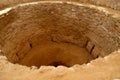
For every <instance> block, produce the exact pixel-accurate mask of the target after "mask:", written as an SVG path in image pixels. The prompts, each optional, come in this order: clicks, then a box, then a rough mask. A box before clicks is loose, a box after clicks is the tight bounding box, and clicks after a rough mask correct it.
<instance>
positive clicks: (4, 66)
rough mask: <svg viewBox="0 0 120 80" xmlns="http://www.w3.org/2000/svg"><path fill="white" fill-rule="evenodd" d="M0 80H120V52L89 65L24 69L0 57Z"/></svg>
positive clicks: (24, 67)
mask: <svg viewBox="0 0 120 80" xmlns="http://www.w3.org/2000/svg"><path fill="white" fill-rule="evenodd" d="M0 80H120V50H119V51H117V52H114V53H112V54H110V55H109V56H107V57H105V58H98V59H96V60H93V61H91V63H88V64H84V65H74V66H73V67H70V68H67V67H64V66H58V67H56V68H55V67H53V66H47V67H46V66H41V67H40V68H38V69H37V68H36V67H26V66H21V65H18V64H12V63H10V62H8V61H7V60H6V58H5V57H4V56H1V57H0Z"/></svg>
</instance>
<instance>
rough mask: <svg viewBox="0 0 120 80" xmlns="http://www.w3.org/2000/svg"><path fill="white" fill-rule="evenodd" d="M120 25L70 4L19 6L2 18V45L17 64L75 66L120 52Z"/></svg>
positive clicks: (0, 42) (0, 21) (107, 16)
mask: <svg viewBox="0 0 120 80" xmlns="http://www.w3.org/2000/svg"><path fill="white" fill-rule="evenodd" d="M119 24H120V23H119V21H118V20H116V19H114V18H112V17H111V15H106V14H105V13H104V12H101V11H99V10H97V9H93V8H89V7H85V6H80V5H75V4H70V3H69V4H68V3H66V2H63V3H50V2H49V3H38V4H31V5H24V6H17V7H15V8H13V9H12V10H11V11H9V12H8V13H6V14H3V15H1V16H0V44H1V48H2V52H3V53H4V54H5V55H6V56H7V58H8V60H9V61H11V62H13V63H20V64H23V65H27V66H32V65H35V66H38V67H39V66H41V65H54V66H58V65H65V66H73V65H74V64H83V63H87V62H89V61H91V60H93V59H94V58H97V57H99V56H101V57H104V56H106V55H108V54H109V53H111V52H113V51H115V50H117V49H119V48H120V38H119V36H120V25H119Z"/></svg>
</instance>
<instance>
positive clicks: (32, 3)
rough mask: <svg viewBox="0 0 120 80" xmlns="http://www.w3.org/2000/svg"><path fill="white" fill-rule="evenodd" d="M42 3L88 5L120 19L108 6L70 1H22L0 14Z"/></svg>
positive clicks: (117, 13)
mask: <svg viewBox="0 0 120 80" xmlns="http://www.w3.org/2000/svg"><path fill="white" fill-rule="evenodd" d="M43 3H50V4H55V3H56V4H70V5H75V6H83V7H88V8H91V9H97V10H99V11H101V12H103V13H105V15H106V16H108V15H111V16H112V17H113V18H116V19H118V20H120V15H119V14H120V11H115V10H113V9H110V8H109V9H108V8H104V7H101V6H97V5H93V4H85V3H80V2H70V1H36V2H28V3H22V4H18V5H16V6H13V7H9V8H6V9H3V10H0V16H1V15H3V14H5V13H8V12H9V11H11V10H12V9H16V8H17V7H21V6H26V5H34V4H43ZM2 17H4V16H2ZM0 18H1V17H0Z"/></svg>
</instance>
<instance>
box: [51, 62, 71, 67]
mask: <svg viewBox="0 0 120 80" xmlns="http://www.w3.org/2000/svg"><path fill="white" fill-rule="evenodd" d="M49 65H52V66H55V67H57V66H60V65H61V66H67V67H69V66H68V65H66V64H65V63H62V62H53V63H51V64H49Z"/></svg>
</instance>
